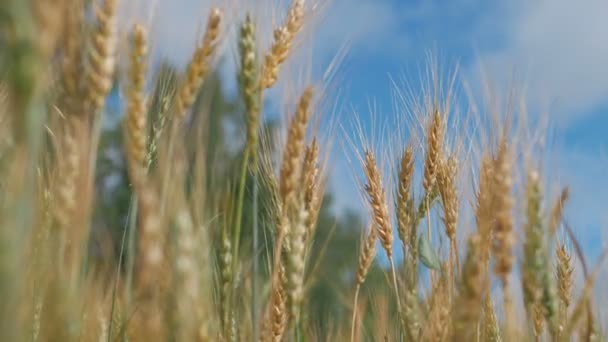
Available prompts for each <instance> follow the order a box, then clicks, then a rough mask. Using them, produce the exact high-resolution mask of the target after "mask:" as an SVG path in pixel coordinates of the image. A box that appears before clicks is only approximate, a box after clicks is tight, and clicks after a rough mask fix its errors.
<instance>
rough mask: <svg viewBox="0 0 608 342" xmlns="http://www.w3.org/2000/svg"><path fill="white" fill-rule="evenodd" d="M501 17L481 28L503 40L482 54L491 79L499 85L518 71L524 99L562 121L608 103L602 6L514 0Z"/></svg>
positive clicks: (597, 1) (595, 1)
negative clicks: (540, 102) (543, 104)
mask: <svg viewBox="0 0 608 342" xmlns="http://www.w3.org/2000/svg"><path fill="white" fill-rule="evenodd" d="M505 13H507V14H506V15H504V16H502V17H500V16H496V13H492V15H493V16H494V17H493V18H495V19H496V20H491V21H490V20H485V21H484V25H483V26H482V27H480V29H481V30H487V31H490V32H497V33H498V36H502V37H504V39H505V41H504V43H503V44H498V45H500V47H499V48H498V49H495V50H493V51H482V54H481V57H482V61H483V62H484V63H486V66H487V67H489V69H490V73H491V75H494V76H495V77H497V78H498V79H502V80H504V79H506V78H507V77H508V74H509V73H511V72H513V70H517V73H518V74H520V75H521V76H523V78H524V80H525V82H526V85H527V86H528V91H529V93H528V95H529V96H528V98H529V99H535V101H536V100H538V99H542V100H543V102H546V103H549V104H550V109H551V110H552V111H553V112H554V113H555V114H557V115H558V116H559V118H560V119H563V120H565V121H566V122H570V120H576V119H578V118H580V117H581V115H583V114H585V112H589V111H592V110H594V109H595V108H596V107H597V106H599V105H601V104H603V103H606V102H607V101H608V68H606V61H608V20H606V13H608V2H607V1H604V0H586V1H581V2H572V1H569V0H551V1H547V0H540V1H524V0H518V1H514V2H513V3H512V5H511V8H509V11H506V12H505ZM505 18H506V19H505Z"/></svg>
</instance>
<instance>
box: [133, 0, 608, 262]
mask: <svg viewBox="0 0 608 342" xmlns="http://www.w3.org/2000/svg"><path fill="white" fill-rule="evenodd" d="M242 2H243V1H237V0H228V1H220V0H216V1H210V0H174V1H159V2H158V7H157V10H156V11H155V12H153V13H154V20H153V21H151V22H152V25H153V27H154V36H153V37H154V39H155V47H156V48H157V50H158V51H159V53H161V54H162V55H164V56H167V57H169V58H170V59H172V60H173V61H174V62H176V63H177V64H184V62H185V61H186V59H187V57H188V55H189V53H190V51H191V50H192V46H193V43H194V42H195V40H196V37H197V33H200V26H201V23H203V24H204V20H205V18H206V13H207V9H208V8H209V6H210V5H211V4H214V5H219V6H220V7H224V8H226V12H227V13H228V16H229V17H235V16H237V15H239V14H240V13H242V9H243V7H244V6H242V5H241V4H242ZM245 3H248V4H250V5H252V6H251V7H255V8H257V12H258V15H259V18H260V19H259V21H260V22H259V24H260V31H261V35H260V37H261V41H262V44H266V43H267V42H268V39H270V30H269V29H270V24H271V22H272V21H274V20H276V18H280V16H281V15H280V14H278V15H269V13H277V11H276V10H274V11H273V10H268V9H272V8H277V6H276V5H275V4H276V3H277V2H276V1H272V0H267V1H263V0H259V1H256V0H249V1H245ZM307 3H308V5H309V6H310V7H315V8H316V9H317V11H318V12H319V13H321V17H320V19H317V20H315V21H313V24H312V25H311V27H309V28H310V29H312V31H313V32H309V33H310V34H309V35H307V36H306V37H307V38H305V39H303V40H302V42H301V44H300V51H299V52H296V56H294V61H293V63H292V66H297V65H302V64H308V67H307V68H306V69H307V70H303V71H302V70H296V69H295V67H293V68H292V67H291V66H290V65H289V64H288V65H287V66H286V67H285V71H284V75H283V76H285V75H292V76H291V80H297V79H298V76H297V75H301V74H302V73H306V72H307V71H311V73H312V76H311V77H310V78H311V79H313V80H319V79H320V77H321V71H322V70H323V69H324V68H326V67H327V65H329V64H330V62H331V61H332V59H333V58H334V57H335V56H336V55H340V54H341V51H346V54H345V56H344V58H343V60H342V61H343V62H342V63H341V64H340V67H339V70H338V71H337V73H336V78H335V79H334V83H335V84H334V88H336V87H337V88H339V89H340V98H339V100H340V102H341V103H343V104H344V105H345V108H349V109H350V108H353V109H355V110H356V112H357V115H358V116H359V118H360V120H361V123H362V124H363V125H364V126H371V125H372V119H371V116H370V115H369V111H368V106H369V103H370V102H372V101H373V103H375V105H376V108H377V110H376V119H380V121H391V120H393V119H394V118H393V117H392V116H395V115H398V113H394V111H393V109H394V108H393V99H394V98H393V97H392V95H391V94H392V91H393V88H392V87H393V86H392V84H391V81H390V80H391V78H392V79H396V80H403V82H400V83H398V84H400V85H403V84H407V85H408V86H410V87H413V88H416V87H417V86H418V85H419V82H418V80H419V79H420V76H421V72H420V68H421V67H423V68H424V67H425V65H426V64H425V63H426V62H427V61H428V58H427V57H428V54H429V52H432V53H433V54H434V55H435V56H437V59H438V60H439V62H440V63H441V65H445V66H447V67H448V68H449V67H450V66H453V65H455V64H456V63H459V65H460V75H461V76H462V78H463V79H466V80H467V82H470V84H473V89H474V92H475V91H477V90H479V87H478V86H476V84H477V85H478V84H480V82H481V80H482V77H481V76H480V70H483V72H484V74H485V78H484V79H490V80H491V81H492V82H493V83H494V84H495V85H496V87H497V88H496V89H498V91H499V92H500V91H501V90H502V91H504V92H505V93H506V89H508V87H509V83H508V80H510V79H511V78H512V77H513V76H514V75H515V78H516V79H517V80H519V83H517V84H518V85H519V86H520V87H521V89H522V90H521V92H522V93H523V94H524V95H525V97H526V100H527V104H528V106H529V108H530V114H531V115H535V113H536V112H540V111H545V112H547V113H549V114H548V115H549V117H550V122H551V139H550V145H551V148H550V153H548V156H547V159H548V162H547V165H548V167H547V170H546V173H547V176H548V177H550V178H551V179H552V180H555V182H556V183H559V184H564V185H565V184H567V185H569V186H570V187H571V189H572V201H571V202H570V204H569V207H568V213H567V214H568V218H569V221H570V222H571V223H572V225H573V226H574V229H575V230H576V231H577V234H578V235H579V237H580V239H581V241H583V242H584V243H585V245H586V246H587V250H588V252H589V254H590V255H597V254H598V251H599V250H600V249H601V247H602V243H603V242H602V241H604V240H605V238H606V236H605V233H604V232H605V231H606V229H605V227H606V225H607V224H608V214H606V210H605V209H606V206H608V177H606V176H605V174H606V173H607V172H608V155H607V154H608V136H607V135H606V132H607V131H608V67H606V63H608V20H606V15H607V13H608V2H607V1H604V0H585V1H579V2H576V4H575V3H574V2H572V1H569V0H535V1H529V0H510V1H487V0H486V1H484V0H451V1H448V0H334V1H331V2H330V1H322V0H316V1H313V0H309V1H308V2H307ZM286 5H287V1H282V3H281V6H283V7H285V6H286ZM130 13H134V12H133V11H130ZM144 13H149V12H144ZM278 13H280V12H278ZM146 15H147V14H146ZM148 17H149V15H148ZM232 29H233V30H234V27H232ZM345 44H347V47H348V48H347V49H346V50H341V48H343V47H344V46H345ZM234 46H235V45H234V42H233V41H228V42H226V44H225V46H224V49H225V52H227V55H228V56H230V58H229V60H228V63H227V64H228V66H226V69H227V71H226V72H227V75H230V74H231V73H232V72H233V70H234V66H233V64H234V63H232V61H233V60H234V58H235V57H234V51H235V48H234ZM303 61H304V63H302V62H303ZM230 65H232V66H230ZM285 78H289V76H285ZM227 80H233V78H232V77H227ZM295 83H297V82H295ZM229 87H230V85H229ZM277 88H278V89H277V90H274V91H272V92H270V93H269V94H268V95H269V98H270V100H269V101H270V103H271V106H270V108H272V110H273V111H281V108H283V107H282V103H283V100H282V98H283V97H285V96H286V94H289V91H286V90H284V89H286V88H288V87H287V86H286V85H282V84H279V85H278V87H277ZM349 113H352V111H350V110H347V111H346V112H345V113H341V115H340V117H341V118H345V119H348V116H349ZM332 170H333V174H340V175H343V174H345V173H350V174H352V173H353V172H352V167H350V166H348V163H347V162H346V160H345V159H344V158H337V159H336V160H335V161H334V165H333V168H332ZM354 177H356V175H354ZM353 181H354V180H353V179H352V177H336V176H332V177H331V187H332V188H333V189H334V190H336V191H337V192H339V193H343V194H345V195H343V196H341V197H338V198H337V205H338V207H340V208H344V207H350V208H355V209H358V208H360V207H361V204H360V203H355V202H353V200H352V199H353V198H357V199H358V198H359V197H357V196H358V195H357V191H356V189H354V183H353ZM353 196H355V197H353Z"/></svg>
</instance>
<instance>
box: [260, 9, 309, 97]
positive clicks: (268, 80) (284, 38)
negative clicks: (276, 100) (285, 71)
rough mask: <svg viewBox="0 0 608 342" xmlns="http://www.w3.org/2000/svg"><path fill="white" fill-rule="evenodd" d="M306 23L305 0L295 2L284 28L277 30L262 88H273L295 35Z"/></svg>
mask: <svg viewBox="0 0 608 342" xmlns="http://www.w3.org/2000/svg"><path fill="white" fill-rule="evenodd" d="M303 21H304V0H293V2H292V3H291V6H290V8H289V12H288V13H287V17H286V18H285V22H284V23H283V26H281V27H279V28H277V29H275V31H274V41H273V43H272V47H271V48H270V51H269V52H268V53H267V54H266V56H265V57H264V64H263V66H262V79H261V87H262V88H270V87H272V86H273V85H274V84H275V83H276V81H277V78H278V75H279V66H280V65H281V64H282V63H283V62H285V60H286V59H287V57H288V56H289V53H290V51H291V49H292V44H293V40H294V37H295V35H296V34H297V33H298V31H300V29H301V28H302V24H303Z"/></svg>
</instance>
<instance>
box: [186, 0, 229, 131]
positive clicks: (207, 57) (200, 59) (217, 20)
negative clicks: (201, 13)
mask: <svg viewBox="0 0 608 342" xmlns="http://www.w3.org/2000/svg"><path fill="white" fill-rule="evenodd" d="M221 23H222V11H221V10H219V9H218V8H213V9H212V10H211V11H210V12H209V17H208V18H207V30H206V31H205V35H204V36H203V40H202V41H201V43H200V44H199V45H198V47H197V48H196V50H194V54H193V55H192V59H191V60H190V63H189V64H188V69H187V71H186V75H185V79H184V80H183V82H182V84H181V86H180V88H179V90H178V93H177V99H176V102H175V108H174V115H175V116H176V118H177V119H178V120H179V119H183V118H184V116H186V113H187V111H188V110H189V109H190V107H191V106H192V103H193V102H194V99H195V98H196V94H197V92H198V90H199V89H200V87H201V85H202V84H203V81H204V79H205V77H206V76H207V74H208V73H209V70H210V69H211V62H212V57H213V55H214V53H215V51H216V47H217V43H218V40H219V37H220V30H221Z"/></svg>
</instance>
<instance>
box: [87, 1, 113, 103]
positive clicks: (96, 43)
mask: <svg viewBox="0 0 608 342" xmlns="http://www.w3.org/2000/svg"><path fill="white" fill-rule="evenodd" d="M117 2H118V0H104V1H103V2H102V3H101V7H97V8H96V9H95V18H96V20H97V21H96V27H95V29H94V31H93V34H92V36H91V37H90V46H89V49H88V54H87V64H86V67H87V68H86V69H85V72H86V74H85V88H84V89H85V93H84V94H85V98H86V100H87V105H86V110H87V111H89V115H94V114H95V113H97V112H98V111H99V110H101V109H102V108H103V106H104V104H105V99H106V96H107V94H108V92H109V91H110V88H111V87H112V77H113V75H114V68H115V66H116V47H117V42H118V41H117V32H116V30H117V28H116V7H117Z"/></svg>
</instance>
